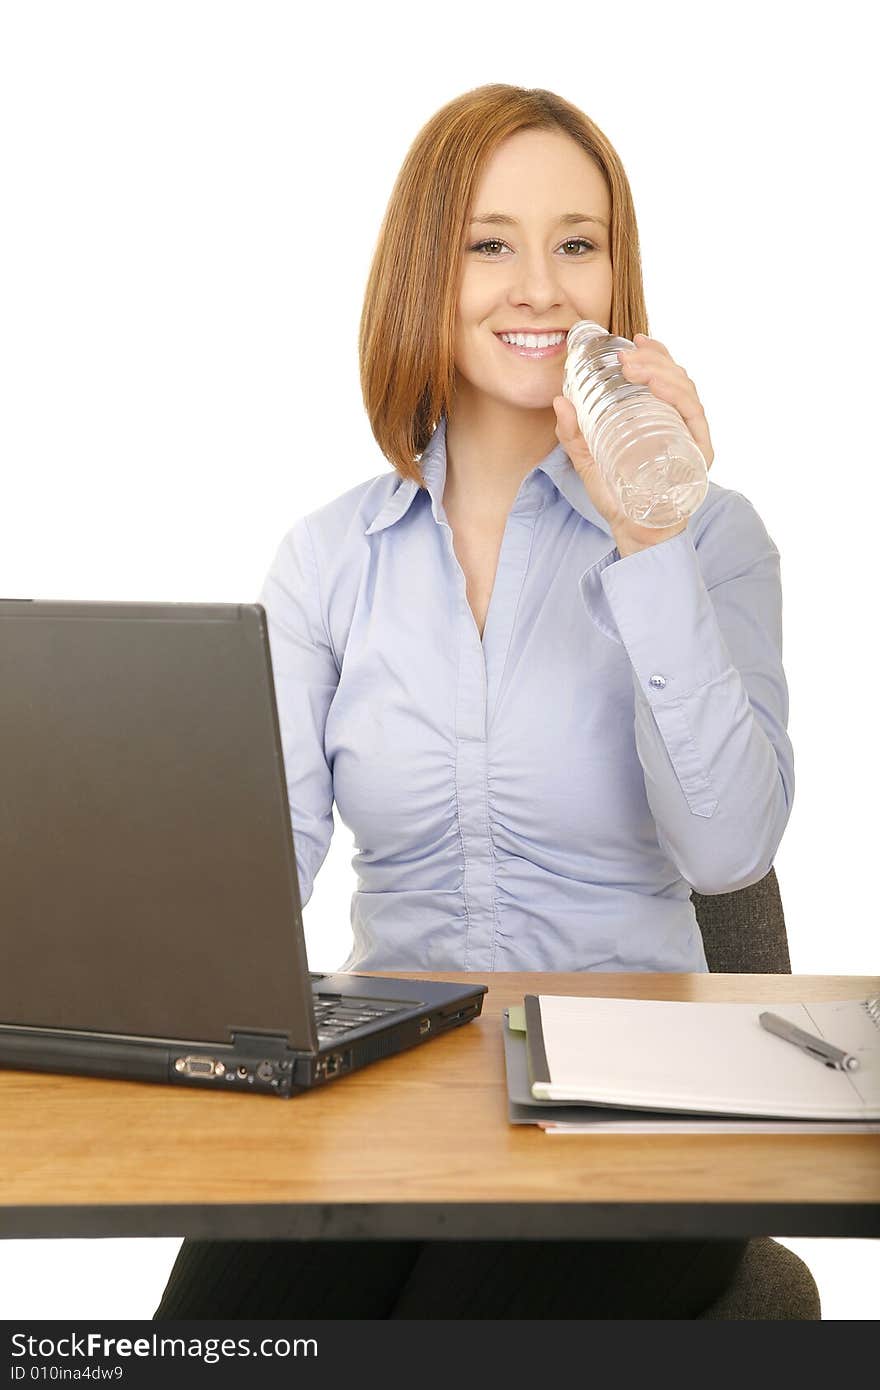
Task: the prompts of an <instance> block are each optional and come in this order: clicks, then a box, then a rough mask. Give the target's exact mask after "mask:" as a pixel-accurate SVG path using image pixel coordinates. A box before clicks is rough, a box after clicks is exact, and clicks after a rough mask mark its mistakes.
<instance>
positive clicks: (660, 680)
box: [648, 676, 666, 690]
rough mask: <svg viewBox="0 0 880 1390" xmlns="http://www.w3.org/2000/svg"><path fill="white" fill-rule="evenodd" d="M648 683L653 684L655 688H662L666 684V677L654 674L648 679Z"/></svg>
mask: <svg viewBox="0 0 880 1390" xmlns="http://www.w3.org/2000/svg"><path fill="white" fill-rule="evenodd" d="M648 684H649V685H653V687H654V689H655V690H662V689H663V687H664V685H665V684H666V677H665V676H652V677H651V679H650V680H649V681H648Z"/></svg>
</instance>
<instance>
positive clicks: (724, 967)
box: [691, 868, 822, 1321]
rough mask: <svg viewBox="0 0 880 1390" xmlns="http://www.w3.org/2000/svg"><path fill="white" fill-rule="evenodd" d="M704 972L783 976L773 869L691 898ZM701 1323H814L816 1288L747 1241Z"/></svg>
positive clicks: (817, 1317) (788, 1258) (768, 1244)
mask: <svg viewBox="0 0 880 1390" xmlns="http://www.w3.org/2000/svg"><path fill="white" fill-rule="evenodd" d="M691 901H692V902H693V904H694V911H695V912H696V915H697V923H698V925H699V928H700V932H701V934H702V937H703V949H704V950H705V952H706V963H707V965H708V966H709V970H710V971H713V972H716V973H719V974H734V975H790V974H791V960H790V958H789V954H788V937H787V935H786V931H785V917H784V915H783V912H782V899H781V897H780V894H779V884H778V882H777V879H776V870H775V869H773V868H771V869H770V872H769V873H768V874H765V876H764V877H763V878H762V879H760V880H759V881H758V882H757V883H752V884H750V886H749V887H748V888H740V889H739V890H738V891H737V892H735V893H717V894H713V895H712V896H711V897H707V896H706V895H704V894H703V893H691ZM699 1316H700V1317H701V1318H714V1319H725V1320H730V1321H736V1320H748V1321H753V1320H757V1319H764V1320H768V1319H774V1320H776V1319H779V1320H798V1321H808V1320H812V1321H821V1318H822V1312H821V1305H820V1301H819V1290H818V1289H817V1287H816V1281H815V1280H814V1278H813V1276H812V1274H811V1273H810V1271H809V1269H808V1268H807V1266H806V1265H805V1264H804V1262H803V1260H800V1259H798V1257H797V1255H795V1254H793V1253H792V1252H791V1251H790V1250H787V1249H786V1247H785V1246H784V1245H780V1244H779V1243H778V1242H777V1241H775V1240H771V1239H770V1237H769V1236H762V1237H759V1238H757V1239H755V1240H750V1241H749V1242H748V1245H747V1246H746V1252H745V1255H744V1257H743V1260H742V1263H741V1264H740V1266H739V1268H738V1270H737V1272H736V1274H735V1276H734V1278H733V1280H732V1281H731V1283H730V1284H729V1285H728V1286H727V1288H726V1289H725V1290H724V1292H723V1293H722V1294H721V1295H720V1296H719V1297H718V1298H717V1299H716V1300H715V1302H714V1303H712V1304H710V1305H709V1307H708V1308H706V1309H705V1311H704V1312H702V1313H700V1314H699Z"/></svg>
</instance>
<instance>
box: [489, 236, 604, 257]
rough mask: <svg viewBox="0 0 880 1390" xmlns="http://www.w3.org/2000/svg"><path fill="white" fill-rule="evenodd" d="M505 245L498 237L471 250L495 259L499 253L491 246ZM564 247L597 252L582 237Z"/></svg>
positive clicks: (570, 238)
mask: <svg viewBox="0 0 880 1390" xmlns="http://www.w3.org/2000/svg"><path fill="white" fill-rule="evenodd" d="M503 245H504V242H503V241H499V240H498V239H497V237H489V238H488V239H487V240H486V241H478V242H477V243H476V245H475V246H472V247H471V248H470V249H471V250H472V251H482V252H484V254H485V255H487V256H489V257H494V256H495V255H496V254H497V253H496V252H495V251H490V250H489V249H488V248H489V247H490V246H503ZM562 245H563V246H583V247H586V249H587V251H595V249H596V248H595V246H594V245H593V243H592V242H591V241H587V239H586V237H582V236H576V237H569V238H568V239H567V240H566V241H564V242H563V243H562ZM574 259H575V260H577V259H578V257H577V256H575V257H574Z"/></svg>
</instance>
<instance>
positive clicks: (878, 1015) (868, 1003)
mask: <svg viewBox="0 0 880 1390" xmlns="http://www.w3.org/2000/svg"><path fill="white" fill-rule="evenodd" d="M864 1009H865V1011H866V1013H867V1015H868V1018H869V1019H870V1020H871V1022H872V1023H873V1025H874V1027H875V1028H878V1029H880V994H878V995H877V996H876V997H875V998H874V999H866V1000H865V1003H864Z"/></svg>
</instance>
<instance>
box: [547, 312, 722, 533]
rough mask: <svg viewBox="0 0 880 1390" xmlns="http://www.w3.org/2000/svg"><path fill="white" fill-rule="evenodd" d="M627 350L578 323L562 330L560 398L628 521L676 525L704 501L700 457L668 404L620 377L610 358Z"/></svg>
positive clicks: (596, 328)
mask: <svg viewBox="0 0 880 1390" xmlns="http://www.w3.org/2000/svg"><path fill="white" fill-rule="evenodd" d="M634 346H635V344H634V343H631V342H630V340H629V338H618V337H617V336H616V335H615V334H613V333H609V332H608V330H607V329H605V328H603V327H602V326H601V324H598V323H593V322H592V320H591V319H581V320H579V322H578V323H576V324H574V325H573V327H571V328H570V329H569V331H568V352H567V355H566V359H565V374H564V379H563V386H562V394H563V396H565V397H566V399H567V400H569V401H571V403H572V405H573V406H574V408H575V410H576V412H577V418H578V425H579V427H580V431H581V434H582V435H583V436H584V438H585V439H586V441H587V445H588V447H589V450H590V453H591V454H592V455H593V458H594V459H595V460H596V463H597V465H598V467H599V470H600V472H601V473H602V476H603V478H604V479H605V481H606V482H607V483H608V484H609V485H610V486H611V487H612V488H613V489H614V490H615V491H616V492H617V495H618V496H619V498H620V505H621V507H622V508H623V511H624V513H625V514H626V516H627V517H629V519H630V521H634V522H637V523H638V525H640V526H654V527H661V526H675V525H676V524H677V523H678V522H680V521H683V520H684V519H685V518H686V517H688V516H690V514H691V512H693V511H695V510H696V509H697V507H698V506H699V505H700V503H701V502H702V500H703V498H704V497H705V496H706V490H707V488H708V486H709V476H708V472H707V469H706V460H705V459H704V458H703V455H702V453H701V452H700V450H699V448H698V447H697V445H696V443H695V442H694V439H693V437H692V436H691V434H690V432H689V430H688V428H687V426H686V424H685V423H684V421H683V420H682V418H681V416H680V415H679V413H678V411H677V410H676V409H675V407H674V406H673V405H670V404H669V402H668V401H661V400H658V398H657V397H656V396H654V395H652V393H651V391H650V390H649V388H648V387H647V386H642V385H640V384H638V383H636V382H632V381H627V379H626V377H625V376H624V375H623V373H622V371H621V370H620V362H619V361H618V359H617V353H618V352H619V351H620V350H621V348H632V347H634Z"/></svg>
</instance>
